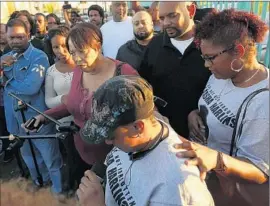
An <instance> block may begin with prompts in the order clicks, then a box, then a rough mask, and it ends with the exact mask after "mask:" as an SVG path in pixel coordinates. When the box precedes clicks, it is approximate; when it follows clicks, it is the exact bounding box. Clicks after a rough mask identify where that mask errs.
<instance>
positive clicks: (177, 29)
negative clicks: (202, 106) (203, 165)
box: [138, 2, 210, 138]
mask: <svg viewBox="0 0 270 206" xmlns="http://www.w3.org/2000/svg"><path fill="white" fill-rule="evenodd" d="M195 13H196V6H195V5H194V4H193V3H190V2H160V6H159V17H160V21H161V24H162V26H163V29H164V32H163V33H161V34H159V35H157V36H155V37H154V38H153V39H152V41H151V42H150V43H149V44H148V46H147V48H146V50H145V53H144V57H143V60H142V63H141V66H140V69H139V70H138V72H139V74H140V75H141V76H142V77H143V78H145V79H146V80H148V81H149V82H150V83H151V84H152V86H153V89H154V93H155V96H158V97H160V98H161V99H163V100H165V101H166V102H167V106H166V107H159V106H157V107H158V110H159V112H160V113H161V114H162V115H164V116H166V117H168V119H169V120H170V124H171V126H172V127H173V129H174V130H175V131H176V132H177V133H178V134H180V135H182V136H184V137H186V138H188V136H189V131H188V123H187V118H188V114H189V113H190V112H191V111H192V108H194V107H195V108H197V103H198V100H199V97H200V96H201V94H202V91H203V89H204V88H205V85H206V83H207V81H208V78H209V76H210V72H209V71H208V70H207V69H206V68H205V66H204V61H203V59H202V58H201V56H200V55H201V53H200V51H199V50H198V49H197V48H196V44H195V43H194V31H195V24H194V21H193V18H194V16H195Z"/></svg>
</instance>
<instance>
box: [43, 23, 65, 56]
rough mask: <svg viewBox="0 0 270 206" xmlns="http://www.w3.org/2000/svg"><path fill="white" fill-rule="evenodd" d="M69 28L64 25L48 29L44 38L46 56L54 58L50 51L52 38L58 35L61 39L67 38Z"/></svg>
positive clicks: (51, 50)
mask: <svg viewBox="0 0 270 206" xmlns="http://www.w3.org/2000/svg"><path fill="white" fill-rule="evenodd" d="M69 31H70V28H69V27H67V26H65V25H60V26H58V27H57V28H53V29H50V30H49V32H48V34H47V35H46V37H45V41H44V44H45V45H44V46H45V48H46V51H47V54H49V55H51V56H53V57H54V58H55V54H54V53H53V49H52V42H51V40H52V38H53V37H55V36H57V35H59V36H63V37H66V38H67V37H68V34H69Z"/></svg>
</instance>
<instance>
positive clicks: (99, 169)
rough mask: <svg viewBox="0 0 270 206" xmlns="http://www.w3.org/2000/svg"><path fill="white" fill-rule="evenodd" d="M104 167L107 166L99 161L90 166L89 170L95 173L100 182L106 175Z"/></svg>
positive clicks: (102, 181)
mask: <svg viewBox="0 0 270 206" xmlns="http://www.w3.org/2000/svg"><path fill="white" fill-rule="evenodd" d="M106 169H107V166H106V165H105V164H104V163H101V162H97V163H95V164H94V165H93V167H92V168H91V171H92V172H94V173H95V174H96V175H97V177H98V179H99V180H100V183H101V184H103V183H104V179H105V177H106Z"/></svg>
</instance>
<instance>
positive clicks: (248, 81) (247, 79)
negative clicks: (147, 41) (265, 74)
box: [244, 69, 260, 83]
mask: <svg viewBox="0 0 270 206" xmlns="http://www.w3.org/2000/svg"><path fill="white" fill-rule="evenodd" d="M259 71H260V69H257V71H256V72H255V73H254V74H253V75H252V76H251V77H250V78H248V79H247V80H245V81H244V83H246V82H249V81H250V80H251V79H252V78H253V77H255V75H256V74H257V73H258V72H259Z"/></svg>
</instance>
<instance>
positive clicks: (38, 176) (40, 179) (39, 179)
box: [20, 105, 43, 187]
mask: <svg viewBox="0 0 270 206" xmlns="http://www.w3.org/2000/svg"><path fill="white" fill-rule="evenodd" d="M25 106H26V105H25ZM20 112H21V115H22V119H23V123H24V124H25V122H26V118H25V115H24V111H23V108H20ZM26 134H27V135H30V134H29V132H27V133H26ZM28 143H29V146H30V150H31V153H32V157H33V161H34V164H35V168H36V172H37V180H38V183H39V184H40V186H41V187H42V186H43V179H42V176H41V174H40V171H39V168H38V164H37V158H36V155H35V151H34V147H33V143H32V141H31V139H28Z"/></svg>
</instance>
